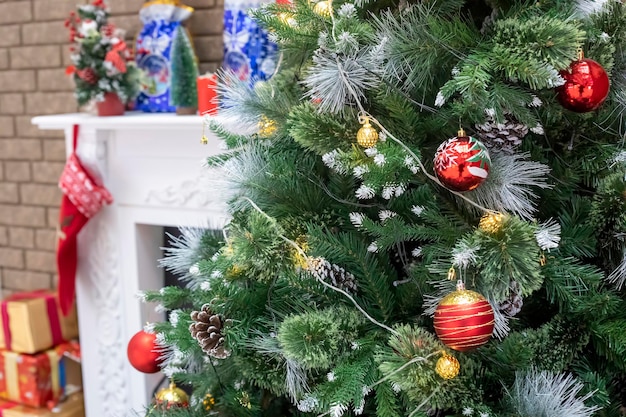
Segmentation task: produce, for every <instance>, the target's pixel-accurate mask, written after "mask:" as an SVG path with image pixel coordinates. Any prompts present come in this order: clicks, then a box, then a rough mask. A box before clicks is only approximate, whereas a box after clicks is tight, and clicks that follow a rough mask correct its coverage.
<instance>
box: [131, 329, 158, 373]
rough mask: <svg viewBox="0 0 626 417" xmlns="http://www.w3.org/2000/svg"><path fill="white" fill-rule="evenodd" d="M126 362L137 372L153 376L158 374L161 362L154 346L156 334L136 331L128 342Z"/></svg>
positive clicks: (155, 345) (156, 346)
mask: <svg viewBox="0 0 626 417" xmlns="http://www.w3.org/2000/svg"><path fill="white" fill-rule="evenodd" d="M126 354H127V356H128V361H129V362H130V364H131V365H133V367H134V368H135V369H136V370H138V371H139V372H143V373H146V374H154V373H156V372H159V371H160V370H161V368H160V367H159V365H160V364H161V362H163V360H162V359H161V358H160V357H161V352H159V346H158V345H157V344H156V334H154V333H148V332H145V331H143V330H141V331H138V332H137V333H135V335H134V336H133V337H132V338H131V339H130V341H129V342H128V349H127V350H126Z"/></svg>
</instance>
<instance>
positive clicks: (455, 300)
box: [434, 281, 495, 352]
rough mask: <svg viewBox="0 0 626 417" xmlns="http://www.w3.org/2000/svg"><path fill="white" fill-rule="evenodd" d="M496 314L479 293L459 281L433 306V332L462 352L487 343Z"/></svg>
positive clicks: (448, 344)
mask: <svg viewBox="0 0 626 417" xmlns="http://www.w3.org/2000/svg"><path fill="white" fill-rule="evenodd" d="M494 324H495V315H494V313H493V308H492V307H491V304H489V302H488V301H487V300H486V299H485V297H483V296H482V295H481V294H479V293H477V292H475V291H470V290H466V289H465V286H464V285H463V282H461V281H459V282H458V284H457V289H456V291H454V292H451V293H450V294H448V295H446V296H445V297H444V298H443V299H442V300H441V301H440V302H439V305H438V306H437V309H436V310H435V321H434V326H435V333H437V337H439V340H441V342H442V343H443V344H445V345H446V346H448V347H449V348H451V349H454V350H458V351H461V352H465V351H468V350H472V349H475V348H477V347H480V346H482V345H484V344H485V343H487V342H488V341H489V339H490V338H491V334H492V333H493V327H494Z"/></svg>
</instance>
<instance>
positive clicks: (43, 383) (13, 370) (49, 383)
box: [0, 344, 68, 407]
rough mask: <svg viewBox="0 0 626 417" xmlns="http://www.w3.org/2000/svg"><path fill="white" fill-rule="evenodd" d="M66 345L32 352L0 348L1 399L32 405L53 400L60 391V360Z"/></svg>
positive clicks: (43, 404) (43, 405) (42, 405)
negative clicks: (26, 352) (31, 353)
mask: <svg viewBox="0 0 626 417" xmlns="http://www.w3.org/2000/svg"><path fill="white" fill-rule="evenodd" d="M67 348H68V345H67V344H63V345H59V346H57V347H56V348H55V349H50V350H47V351H45V352H41V353H38V354H35V355H28V354H24V353H17V352H11V351H8V350H4V351H0V398H3V399H6V400H9V401H14V402H17V403H20V404H24V405H29V406H32V407H45V406H47V405H48V404H49V403H50V402H52V403H55V402H56V401H58V400H59V398H60V397H61V395H62V394H63V388H64V387H63V386H62V381H61V379H62V378H61V369H60V367H59V362H60V360H61V358H62V357H63V353H64V352H65V350H67Z"/></svg>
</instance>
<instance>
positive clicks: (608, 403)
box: [146, 0, 626, 417]
mask: <svg viewBox="0 0 626 417" xmlns="http://www.w3.org/2000/svg"><path fill="white" fill-rule="evenodd" d="M316 10H317V11H318V12H319V14H318V13H316ZM329 11H331V12H330V13H328V12H329ZM254 14H255V16H256V18H257V19H258V20H260V21H261V22H263V24H265V25H266V26H267V27H268V28H269V29H270V30H271V33H272V34H273V35H272V36H273V37H274V39H275V40H276V41H277V42H278V44H279V46H280V49H281V54H282V57H281V60H280V68H279V70H278V71H277V74H276V75H275V76H274V77H273V78H272V79H271V80H269V81H267V82H264V83H259V84H257V85H256V86H255V88H254V89H250V88H249V87H248V85H247V84H246V83H245V82H240V81H239V80H237V79H236V78H235V77H234V76H232V75H228V74H224V75H223V77H222V78H223V79H222V80H221V81H220V83H219V85H220V88H221V102H222V103H223V105H224V107H223V108H222V109H220V117H222V116H223V119H221V120H223V122H222V123H221V124H220V123H219V120H220V119H218V120H214V121H213V125H212V126H213V129H214V131H215V132H216V133H217V134H218V135H219V136H220V137H221V138H223V139H224V141H225V143H226V144H227V145H228V147H229V148H230V149H231V150H232V151H231V152H229V153H226V154H224V155H220V156H219V157H215V158H212V159H210V160H209V164H210V165H212V166H215V165H217V166H220V167H222V169H223V171H222V172H223V173H224V174H222V175H223V176H224V177H225V178H226V181H227V183H228V184H229V187H230V190H231V192H232V194H231V197H230V200H229V201H230V210H231V215H232V219H231V221H230V223H229V224H228V226H227V227H226V228H225V230H224V233H223V234H222V233H215V232H204V231H200V230H185V231H184V233H183V235H182V237H180V238H176V239H174V243H175V245H174V246H175V247H174V248H173V249H172V250H171V251H170V254H169V256H168V257H167V258H166V259H165V260H164V265H165V266H166V267H168V268H171V269H172V270H174V271H178V272H179V273H182V275H183V278H182V279H183V280H184V281H185V282H186V286H185V288H171V287H168V288H164V289H162V290H161V291H158V292H150V293H147V294H146V298H147V299H148V300H151V301H158V302H159V303H161V304H162V306H164V307H165V308H167V309H171V310H173V311H172V313H171V315H170V319H169V321H168V322H165V323H157V324H155V326H154V328H155V331H157V332H158V333H159V338H160V340H161V341H162V343H163V344H164V345H165V346H166V347H167V349H168V352H169V353H168V355H167V360H166V365H165V368H164V369H165V371H166V373H167V374H168V375H173V376H174V379H175V380H176V381H178V382H180V383H188V384H190V386H191V387H192V388H193V395H192V402H191V406H190V408H189V409H171V410H169V411H167V412H165V415H167V416H168V417H169V416H171V417H176V416H194V417H195V416H198V417H199V416H206V415H219V416H242V417H243V416H267V417H270V416H272V417H274V416H329V417H340V416H354V415H364V416H378V417H407V416H409V417H416V416H420V417H425V416H437V417H444V416H454V417H461V416H467V417H487V416H493V417H511V416H519V417H557V416H559V417H560V416H563V417H565V416H568V417H590V416H602V417H604V416H606V417H609V416H610V417H618V416H620V415H621V411H620V408H622V409H623V407H624V406H625V404H626V398H625V391H626V390H625V385H624V381H625V380H626V332H625V329H626V292H625V289H624V284H625V283H626V239H625V237H626V182H625V178H626V151H625V149H624V137H625V136H624V135H625V134H626V129H625V126H624V123H623V116H624V114H626V77H625V76H624V74H626V54H624V51H625V50H626V5H624V4H623V3H622V2H620V1H614V0H609V1H592V0H562V1H551V0H547V1H541V2H536V1H534V0H520V1H516V2H508V1H498V0H496V1H485V2H483V1H463V0H432V1H431V0H419V1H414V0H409V1H398V2H396V1H382V0H381V1H373V0H372V1H368V0H357V1H355V2H351V1H347V0H346V1H339V0H337V1H333V2H332V3H330V2H328V3H327V4H324V5H319V3H318V4H315V3H314V2H310V1H308V0H295V2H294V3H293V5H280V4H271V5H267V6H265V7H263V8H262V9H260V10H257V11H256V12H254ZM581 48H582V49H584V52H585V55H586V56H587V57H590V58H592V59H593V60H595V61H597V62H598V63H600V65H602V66H603V67H604V69H605V70H606V72H607V73H608V75H609V77H610V80H611V87H610V93H609V96H608V98H607V99H606V101H604V103H603V104H602V105H601V106H596V107H598V108H597V109H596V110H593V111H589V112H587V113H574V112H572V111H569V110H566V109H564V108H563V105H562V104H561V103H560V102H559V101H558V100H557V97H556V96H557V93H556V92H555V87H558V86H560V85H563V83H564V82H565V79H564V77H566V74H565V73H561V72H560V71H565V70H567V68H568V67H569V66H570V64H571V63H572V62H577V61H578V59H579V57H578V54H579V49H581ZM582 78H583V79H587V78H585V76H584V75H583V77H582ZM585 82H586V81H580V83H585ZM595 87H597V85H596V86H595ZM595 87H594V88H595ZM578 92H580V93H581V94H583V95H584V94H586V92H588V90H586V89H584V88H582V89H578V90H572V94H574V93H578ZM595 104H598V105H599V104H600V103H595ZM233 120H234V121H236V123H237V124H238V125H237V126H235V127H232V126H231V125H230V124H229V123H228V122H227V121H233ZM366 120H369V122H370V124H371V127H372V128H374V129H376V131H377V132H378V136H379V137H378V142H377V143H376V144H375V145H374V146H371V147H369V148H363V147H361V146H359V145H357V143H356V141H357V136H358V137H359V138H360V139H368V140H374V138H375V135H374V134H373V133H372V132H371V131H370V132H369V134H367V135H365V134H363V131H361V133H360V134H358V135H357V132H359V130H360V129H361V128H362V127H363V125H364V124H365V123H364V122H365V121H366ZM360 122H361V123H360ZM257 124H259V127H260V129H259V130H258V132H257V133H255V134H253V135H242V134H241V133H237V132H242V131H244V130H242V128H245V127H250V126H257ZM459 124H461V125H462V126H463V127H464V128H465V129H466V131H467V132H468V135H471V136H473V137H475V138H477V139H479V140H480V141H481V142H482V145H484V146H482V145H480V146H479V145H478V144H477V143H476V142H475V141H471V142H469V143H468V146H467V148H468V149H469V148H470V145H471V148H472V149H476V152H478V153H477V155H480V156H481V158H480V161H476V163H477V164H478V163H480V165H476V167H478V168H479V169H477V170H475V172H477V173H478V174H480V175H483V174H484V171H485V167H486V165H488V168H489V173H488V176H487V178H486V179H485V180H484V182H482V184H480V185H479V186H478V187H477V188H476V189H474V190H471V191H465V192H460V191H453V190H451V189H450V188H448V187H445V186H444V183H443V181H442V180H441V179H440V177H438V176H436V175H435V173H434V170H435V169H439V168H441V167H440V166H439V165H437V164H434V163H433V162H432V161H433V157H434V155H435V153H436V150H437V148H438V147H439V146H440V144H442V143H443V142H445V141H446V140H447V139H448V138H450V137H452V136H454V135H455V132H456V131H457V129H458V128H459ZM486 149H489V151H488V152H489V154H490V160H489V159H487V158H486V157H485V153H486ZM451 156H454V155H451ZM439 163H440V162H438V164H439ZM208 192H212V191H211V190H207V193H208ZM481 219H482V220H481ZM451 269H452V271H455V272H456V276H457V277H458V278H459V279H460V280H461V281H464V283H465V286H466V287H467V288H468V289H471V290H474V291H476V292H478V293H480V294H482V295H484V296H485V297H486V299H487V300H488V301H489V303H490V305H491V309H492V310H493V311H494V321H495V329H494V331H493V336H492V337H491V339H490V340H489V341H488V342H487V343H486V344H484V345H483V346H481V347H479V348H477V349H474V350H466V351H457V350H453V349H451V348H450V347H448V346H446V345H444V344H443V343H442V341H441V340H440V339H439V338H438V337H437V335H436V332H435V329H434V326H433V315H434V312H435V310H436V309H437V307H438V305H439V303H440V302H442V299H443V298H444V297H445V296H446V295H447V294H449V293H450V292H452V291H454V287H455V284H454V282H451V281H449V280H448V275H449V273H450V274H451ZM201 310H202V314H200V312H201ZM194 312H195V313H194ZM190 326H191V328H192V329H193V336H192V333H191V332H190V330H189V329H190ZM440 361H442V362H440ZM457 363H458V367H459V368H458V369H459V373H458V375H456V376H455V372H454V371H455V369H456V368H455V367H456V364H457ZM438 364H439V366H438ZM446 364H447V365H446ZM209 394H210V395H211V396H212V397H210V396H207V395H209ZM211 398H213V399H214V400H215V403H214V404H213V403H212V401H211V400H210V399H211ZM204 400H206V401H204Z"/></svg>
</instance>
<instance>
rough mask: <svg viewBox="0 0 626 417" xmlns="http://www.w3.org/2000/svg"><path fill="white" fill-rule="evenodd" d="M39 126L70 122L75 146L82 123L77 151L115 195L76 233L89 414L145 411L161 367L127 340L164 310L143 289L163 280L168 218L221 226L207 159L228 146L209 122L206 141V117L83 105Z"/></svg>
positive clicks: (222, 212) (68, 137)
mask: <svg viewBox="0 0 626 417" xmlns="http://www.w3.org/2000/svg"><path fill="white" fill-rule="evenodd" d="M32 123H33V124H35V125H37V126H38V127H39V128H40V129H54V130H63V131H65V143H66V150H67V153H68V154H69V152H70V151H71V146H72V145H71V144H72V126H73V125H75V124H78V125H79V126H80V135H79V141H78V150H77V153H78V155H79V157H80V158H81V161H82V162H83V164H84V165H85V166H86V167H87V168H88V169H89V170H90V171H92V173H93V174H94V176H96V177H97V178H99V180H100V181H102V183H103V184H104V185H105V186H106V187H107V188H108V189H109V191H110V192H111V194H112V195H113V198H114V199H115V201H114V202H113V204H112V205H110V206H107V207H105V208H104V209H103V210H102V211H101V212H100V213H98V214H97V215H96V216H95V217H94V218H93V219H91V221H90V222H89V223H87V225H86V227H85V228H84V229H83V230H82V231H81V233H80V234H79V266H78V273H77V288H76V296H77V305H78V314H79V327H80V340H81V346H82V352H83V380H84V390H85V406H86V412H87V417H123V416H127V415H132V410H135V411H137V412H138V413H139V415H142V414H143V413H142V412H143V409H144V407H145V406H146V405H147V404H148V403H149V401H150V395H151V393H152V390H153V389H154V387H155V385H156V383H157V382H158V380H159V379H160V377H161V376H160V375H159V374H157V375H144V374H142V373H140V372H138V371H136V370H135V369H134V368H132V367H131V366H130V364H129V363H128V360H127V357H126V345H127V342H128V340H129V339H130V337H131V336H132V335H133V334H134V333H136V332H137V331H138V330H140V329H141V328H142V326H143V325H144V324H145V323H146V322H152V321H160V320H163V316H162V314H161V313H156V312H155V311H154V306H149V305H146V304H142V303H141V302H140V301H139V300H138V299H137V297H136V295H137V293H138V292H139V291H141V290H147V289H158V288H160V287H161V286H163V271H162V270H161V269H160V268H159V267H158V265H157V262H156V261H157V259H159V258H160V257H161V251H160V246H161V243H162V226H201V227H207V226H210V227H221V226H223V225H224V224H225V222H226V221H227V215H226V207H225V204H224V203H223V201H221V200H220V198H219V196H218V195H217V193H211V192H210V178H211V177H213V178H214V177H215V176H218V175H220V173H219V172H218V171H211V170H209V169H207V168H205V167H203V162H204V161H205V159H206V158H207V157H208V156H210V155H215V154H218V153H220V152H222V151H221V147H220V143H219V141H218V139H217V138H216V137H215V136H213V135H212V134H211V133H210V132H209V131H207V132H206V135H207V137H208V138H209V144H208V145H202V144H201V143H200V138H201V136H202V118H201V117H200V116H176V115H174V114H145V113H133V112H131V113H127V114H126V115H125V116H119V117H96V116H91V115H87V114H83V113H76V114H63V115H51V116H39V117H35V118H34V119H33V120H32Z"/></svg>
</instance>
